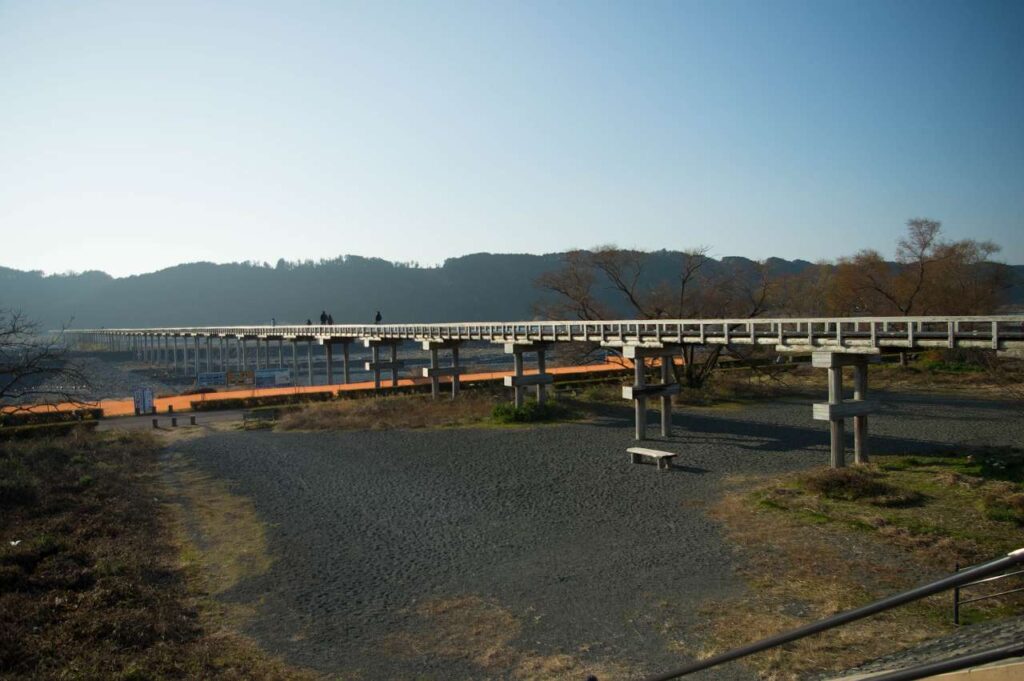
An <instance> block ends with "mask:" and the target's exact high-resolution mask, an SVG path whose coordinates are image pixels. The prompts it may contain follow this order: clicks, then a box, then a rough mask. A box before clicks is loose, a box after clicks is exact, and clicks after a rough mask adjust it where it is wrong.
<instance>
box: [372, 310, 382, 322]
mask: <svg viewBox="0 0 1024 681" xmlns="http://www.w3.org/2000/svg"><path fill="white" fill-rule="evenodd" d="M381 319H383V318H382V317H381V316H380V310H377V316H376V317H374V318H373V323H374V324H380V320H381Z"/></svg>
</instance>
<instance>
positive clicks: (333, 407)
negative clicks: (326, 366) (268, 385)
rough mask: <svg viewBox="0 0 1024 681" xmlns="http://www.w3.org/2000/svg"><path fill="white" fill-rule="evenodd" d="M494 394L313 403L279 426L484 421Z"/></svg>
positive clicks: (358, 426)
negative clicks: (446, 397) (454, 397)
mask: <svg viewBox="0 0 1024 681" xmlns="http://www.w3.org/2000/svg"><path fill="white" fill-rule="evenodd" d="M497 403H498V398H497V397H495V396H493V395H491V394H489V393H485V392H478V391H472V392H470V391H465V392H463V393H462V394H460V395H459V398H458V399H456V400H450V399H438V400H432V399H431V398H430V396H425V395H394V396H386V397H374V398H357V399H347V400H335V401H333V402H324V403H315V404H309V405H307V406H304V407H303V408H301V409H299V410H297V411H293V412H290V413H287V414H285V415H284V416H283V417H281V420H280V421H279V422H278V424H277V426H276V428H277V429H279V430H346V429H351V430H383V429H390V428H446V427H448V428H450V427H456V426H469V425H478V424H482V423H486V422H487V421H488V420H489V418H490V416H491V411H492V410H493V409H494V405H495V404H497Z"/></svg>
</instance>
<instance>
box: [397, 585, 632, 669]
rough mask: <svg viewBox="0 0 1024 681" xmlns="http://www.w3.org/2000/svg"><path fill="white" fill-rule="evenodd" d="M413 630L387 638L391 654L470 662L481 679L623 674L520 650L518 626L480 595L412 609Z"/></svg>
mask: <svg viewBox="0 0 1024 681" xmlns="http://www.w3.org/2000/svg"><path fill="white" fill-rule="evenodd" d="M415 614H416V616H417V618H418V619H419V621H420V622H419V624H420V626H418V627H417V628H416V630H415V631H406V632H400V633H396V634H394V635H392V636H391V638H390V640H389V641H388V646H387V647H388V649H389V651H390V652H392V654H396V655H405V656H414V657H424V656H438V657H443V658H447V659H450V660H460V661H463V662H468V663H469V664H471V665H473V666H474V667H476V668H477V669H479V671H480V678H511V679H521V680H522V681H555V680H556V679H567V678H573V679H585V678H587V676H588V675H590V674H593V675H595V676H597V677H598V678H599V679H601V680H602V681H611V680H614V679H621V678H625V677H626V675H627V670H626V669H625V668H624V667H621V666H619V665H615V664H613V663H603V662H601V663H596V662H585V661H583V660H581V659H580V658H579V657H577V656H575V655H570V654H565V653H559V654H554V655H541V654H539V653H536V652H533V651H529V650H523V649H521V648H518V647H517V646H516V645H515V644H514V641H515V640H516V638H517V637H518V636H519V634H520V631H521V629H522V626H521V624H520V622H519V620H517V619H516V618H515V616H514V615H513V614H512V613H511V612H509V611H508V610H507V609H505V608H502V607H501V606H500V605H498V604H497V603H494V602H492V601H488V600H485V599H483V598H480V597H479V596H472V595H471V596H461V597H457V598H445V599H433V600H430V601H426V602H424V603H423V604H421V605H420V606H419V607H417V608H416V610H415Z"/></svg>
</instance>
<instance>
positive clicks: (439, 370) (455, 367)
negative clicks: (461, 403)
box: [422, 340, 461, 400]
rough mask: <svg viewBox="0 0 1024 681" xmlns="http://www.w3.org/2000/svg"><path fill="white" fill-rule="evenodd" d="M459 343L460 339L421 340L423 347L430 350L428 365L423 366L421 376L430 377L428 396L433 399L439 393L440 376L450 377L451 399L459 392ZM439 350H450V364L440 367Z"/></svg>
mask: <svg viewBox="0 0 1024 681" xmlns="http://www.w3.org/2000/svg"><path fill="white" fill-rule="evenodd" d="M459 345H461V341H429V340H426V341H423V349H424V350H429V351H430V367H429V368H424V369H423V370H422V371H423V376H424V377H426V378H429V379H430V396H431V397H432V398H434V399H435V400H436V399H437V398H438V396H439V395H440V394H441V376H451V377H452V399H453V400H454V399H455V396H456V395H458V394H459V374H460V373H461V372H460V369H459ZM439 350H451V351H452V365H451V366H450V367H442V366H441V364H440V362H439V361H438V351H439Z"/></svg>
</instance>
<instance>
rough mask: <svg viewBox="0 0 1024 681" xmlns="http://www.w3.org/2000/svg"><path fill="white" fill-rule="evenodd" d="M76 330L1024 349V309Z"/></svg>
mask: <svg viewBox="0 0 1024 681" xmlns="http://www.w3.org/2000/svg"><path fill="white" fill-rule="evenodd" d="M69 333H71V334H76V335H95V336H100V337H108V338H109V337H111V336H172V337H197V338H249V339H252V338H260V339H282V340H315V341H317V342H321V343H322V342H325V341H330V340H346V339H350V340H367V339H395V340H415V341H451V340H465V341H491V342H501V343H537V342H553V343H569V342H593V343H601V344H603V345H606V346H609V347H616V346H627V345H650V346H655V347H657V346H661V345H674V344H682V343H688V344H702V345H714V344H719V345H722V344H733V345H765V346H775V347H776V348H777V349H778V350H781V351H787V350H788V351H798V350H807V349H827V350H832V351H836V352H878V351H880V350H884V349H892V350H899V349H913V348H957V347H962V348H990V349H996V350H1008V349H1024V315H1003V316H977V317H964V316H960V317H833V318H802V319H790V318H784V319H697V320H685V319H666V320H635V319H632V320H614V321H519V322H468V323H467V322H464V323H451V324H381V325H375V324H368V325H359V324H335V325H329V326H328V325H319V324H314V325H305V324H303V325H294V326H290V325H283V326H204V327H195V326H192V327H163V328H139V329H81V330H71V331H69Z"/></svg>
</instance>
